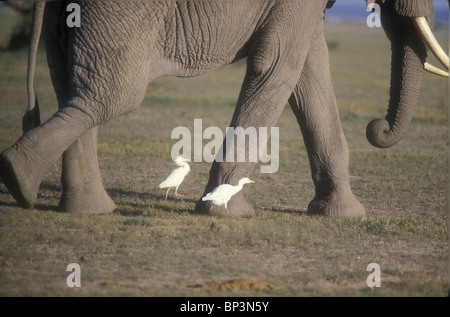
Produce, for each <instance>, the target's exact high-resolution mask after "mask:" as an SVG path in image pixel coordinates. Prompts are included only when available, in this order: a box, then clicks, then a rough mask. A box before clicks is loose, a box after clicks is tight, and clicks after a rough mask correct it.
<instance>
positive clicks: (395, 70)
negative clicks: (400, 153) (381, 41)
mask: <svg viewBox="0 0 450 317" xmlns="http://www.w3.org/2000/svg"><path fill="white" fill-rule="evenodd" d="M385 17H386V15H385ZM382 22H383V27H384V29H385V31H386V35H387V36H388V38H389V39H390V41H391V50H392V59H391V87H390V99H389V106H388V111H387V115H386V117H385V118H384V119H382V118H380V119H375V120H373V121H371V122H370V123H369V124H368V125H367V129H366V136H367V140H368V141H369V142H370V143H371V144H372V145H373V146H375V147H379V148H388V147H391V146H393V145H394V144H396V143H397V142H398V141H400V139H401V138H402V136H403V135H404V134H405V132H406V131H407V129H408V127H409V124H410V122H411V120H412V116H413V114H414V110H415V107H416V105H417V102H418V100H419V93H420V86H421V81H422V73H423V65H424V63H425V58H426V47H425V45H424V43H423V41H422V40H421V39H420V36H419V34H418V32H417V30H416V28H415V27H414V25H413V22H412V20H411V19H409V18H404V17H399V16H392V15H391V16H388V17H386V18H384V19H382Z"/></svg>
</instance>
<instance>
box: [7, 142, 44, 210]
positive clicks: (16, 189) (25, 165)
mask: <svg viewBox="0 0 450 317" xmlns="http://www.w3.org/2000/svg"><path fill="white" fill-rule="evenodd" d="M0 179H1V180H2V182H3V184H5V186H6V188H7V189H8V191H9V192H10V194H11V195H12V196H13V197H14V199H15V200H16V201H17V203H18V204H19V206H21V207H22V208H31V207H32V206H33V205H34V204H35V202H36V199H37V192H38V190H39V185H40V182H41V177H39V176H37V175H34V173H33V172H32V169H31V167H30V164H29V162H28V161H27V160H26V157H25V156H24V155H21V154H20V153H19V151H18V150H17V149H16V148H14V147H11V148H9V149H7V150H5V151H3V152H2V153H0Z"/></svg>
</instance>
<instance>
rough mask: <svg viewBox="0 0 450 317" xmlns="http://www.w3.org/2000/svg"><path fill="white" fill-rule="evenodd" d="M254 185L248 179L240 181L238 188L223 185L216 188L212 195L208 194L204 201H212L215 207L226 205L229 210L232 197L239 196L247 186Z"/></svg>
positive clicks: (244, 178)
mask: <svg viewBox="0 0 450 317" xmlns="http://www.w3.org/2000/svg"><path fill="white" fill-rule="evenodd" d="M249 183H254V181H252V180H250V179H249V178H248V177H243V178H241V179H240V180H239V182H238V184H237V185H236V186H233V185H230V184H222V185H219V186H217V187H216V188H214V189H213V190H212V191H211V192H210V193H208V194H206V195H205V196H204V197H203V198H202V200H203V201H207V200H210V201H212V203H213V204H214V205H217V206H222V205H225V208H227V203H228V201H229V200H230V199H231V197H232V196H233V195H235V194H237V193H238V192H239V191H240V190H241V189H242V187H244V185H245V184H249Z"/></svg>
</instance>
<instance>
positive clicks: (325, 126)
mask: <svg viewBox="0 0 450 317" xmlns="http://www.w3.org/2000/svg"><path fill="white" fill-rule="evenodd" d="M328 63H329V62H328V54H327V47H326V42H325V38H324V36H323V33H322V34H321V35H319V36H317V38H316V39H315V40H313V42H312V46H311V48H310V51H309V54H308V57H307V59H306V63H305V67H304V69H303V72H302V76H301V78H300V81H299V82H298V84H297V87H296V88H295V89H294V92H293V94H292V95H291V98H290V99H289V103H290V105H291V107H292V109H293V110H294V113H295V115H296V116H297V120H298V122H299V124H300V128H301V130H302V133H303V138H304V142H305V146H306V149H307V151H308V156H309V160H310V165H311V172H312V178H313V181H314V185H315V197H314V199H313V200H312V201H311V202H310V204H309V206H308V212H309V213H313V214H320V215H326V216H338V217H341V216H342V217H357V216H364V214H365V211H364V207H363V206H362V205H361V203H360V202H359V201H358V200H357V199H356V198H355V196H354V195H353V193H352V191H351V188H350V182H349V175H348V163H349V153H348V146H347V142H346V140H345V136H344V133H343V131H342V127H341V123H340V119H339V112H338V108H337V103H336V98H335V95H334V89H333V84H332V81H331V75H330V70H329V64H328Z"/></svg>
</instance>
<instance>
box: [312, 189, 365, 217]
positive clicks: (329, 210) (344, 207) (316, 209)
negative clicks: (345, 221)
mask: <svg viewBox="0 0 450 317" xmlns="http://www.w3.org/2000/svg"><path fill="white" fill-rule="evenodd" d="M308 213H310V214H315V215H322V216H329V217H349V218H350V217H354V218H357V217H364V216H365V214H366V212H365V209H364V206H363V205H362V204H361V203H360V202H359V201H358V199H356V197H355V196H354V195H353V193H352V192H351V191H350V190H349V191H346V192H345V193H340V194H334V195H330V197H328V198H320V199H316V198H315V199H313V200H312V201H311V202H310V203H309V206H308Z"/></svg>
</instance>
